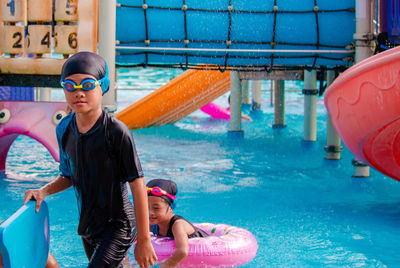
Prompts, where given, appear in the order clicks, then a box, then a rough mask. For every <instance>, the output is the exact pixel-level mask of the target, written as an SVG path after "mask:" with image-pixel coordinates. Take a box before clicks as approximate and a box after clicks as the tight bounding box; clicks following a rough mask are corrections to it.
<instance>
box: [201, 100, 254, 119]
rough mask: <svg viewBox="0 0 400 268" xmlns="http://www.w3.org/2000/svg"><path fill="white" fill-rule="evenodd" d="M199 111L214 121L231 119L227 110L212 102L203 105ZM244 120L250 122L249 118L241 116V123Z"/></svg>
mask: <svg viewBox="0 0 400 268" xmlns="http://www.w3.org/2000/svg"><path fill="white" fill-rule="evenodd" d="M200 110H201V111H202V112H204V113H206V114H208V115H209V116H211V117H212V118H215V119H222V120H227V121H229V120H230V119H231V112H230V110H229V108H223V107H221V106H219V105H217V104H215V103H213V102H210V103H208V104H206V105H204V106H203V107H201V108H200ZM244 120H247V121H252V120H251V118H250V117H248V116H247V115H243V114H242V121H244Z"/></svg>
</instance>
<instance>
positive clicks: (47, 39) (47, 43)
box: [40, 32, 50, 48]
mask: <svg viewBox="0 0 400 268" xmlns="http://www.w3.org/2000/svg"><path fill="white" fill-rule="evenodd" d="M40 44H42V45H44V46H47V48H49V47H50V32H47V33H46V34H45V35H44V37H43V38H42V40H41V41H40Z"/></svg>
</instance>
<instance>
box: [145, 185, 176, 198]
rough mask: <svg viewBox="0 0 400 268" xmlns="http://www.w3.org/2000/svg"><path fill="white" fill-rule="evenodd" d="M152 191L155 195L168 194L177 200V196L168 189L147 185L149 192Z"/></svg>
mask: <svg viewBox="0 0 400 268" xmlns="http://www.w3.org/2000/svg"><path fill="white" fill-rule="evenodd" d="M150 192H151V193H152V194H153V195H155V196H162V195H165V196H168V197H169V198H171V199H172V200H175V198H176V197H175V196H173V195H171V194H169V193H167V192H166V191H164V190H163V189H161V188H160V187H152V188H149V187H147V194H149V193H150Z"/></svg>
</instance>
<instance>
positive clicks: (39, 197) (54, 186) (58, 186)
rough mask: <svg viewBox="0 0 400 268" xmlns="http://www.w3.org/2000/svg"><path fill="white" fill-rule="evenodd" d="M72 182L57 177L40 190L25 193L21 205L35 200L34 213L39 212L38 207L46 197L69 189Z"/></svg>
mask: <svg viewBox="0 0 400 268" xmlns="http://www.w3.org/2000/svg"><path fill="white" fill-rule="evenodd" d="M71 185H72V182H71V180H70V179H68V178H66V177H64V176H62V175H58V176H57V178H56V179H55V180H53V181H52V182H49V183H48V184H46V185H45V186H43V187H42V188H40V189H31V190H27V191H26V192H25V198H24V202H23V205H25V203H26V202H28V201H29V200H31V199H34V200H36V212H38V211H39V208H40V205H41V204H42V202H43V200H44V198H45V197H46V196H48V195H52V194H55V193H58V192H61V191H64V190H66V189H68V188H69V187H71Z"/></svg>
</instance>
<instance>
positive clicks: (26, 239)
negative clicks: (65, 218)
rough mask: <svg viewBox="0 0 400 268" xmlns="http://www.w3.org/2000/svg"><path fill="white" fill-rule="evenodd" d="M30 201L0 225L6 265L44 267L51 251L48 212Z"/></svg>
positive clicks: (42, 206) (2, 252)
mask: <svg viewBox="0 0 400 268" xmlns="http://www.w3.org/2000/svg"><path fill="white" fill-rule="evenodd" d="M35 206H36V201H30V202H28V203H27V204H26V205H24V206H23V207H21V208H20V209H19V210H17V212H15V213H14V214H13V215H12V216H11V217H10V218H8V219H7V220H6V221H4V222H3V223H2V224H1V225H0V251H1V254H2V257H3V264H4V268H24V267H26V268H43V267H45V266H46V262H47V257H48V254H49V211H48V208H47V204H46V202H44V201H43V203H42V205H41V206H40V210H39V212H37V213H36V212H35Z"/></svg>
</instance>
